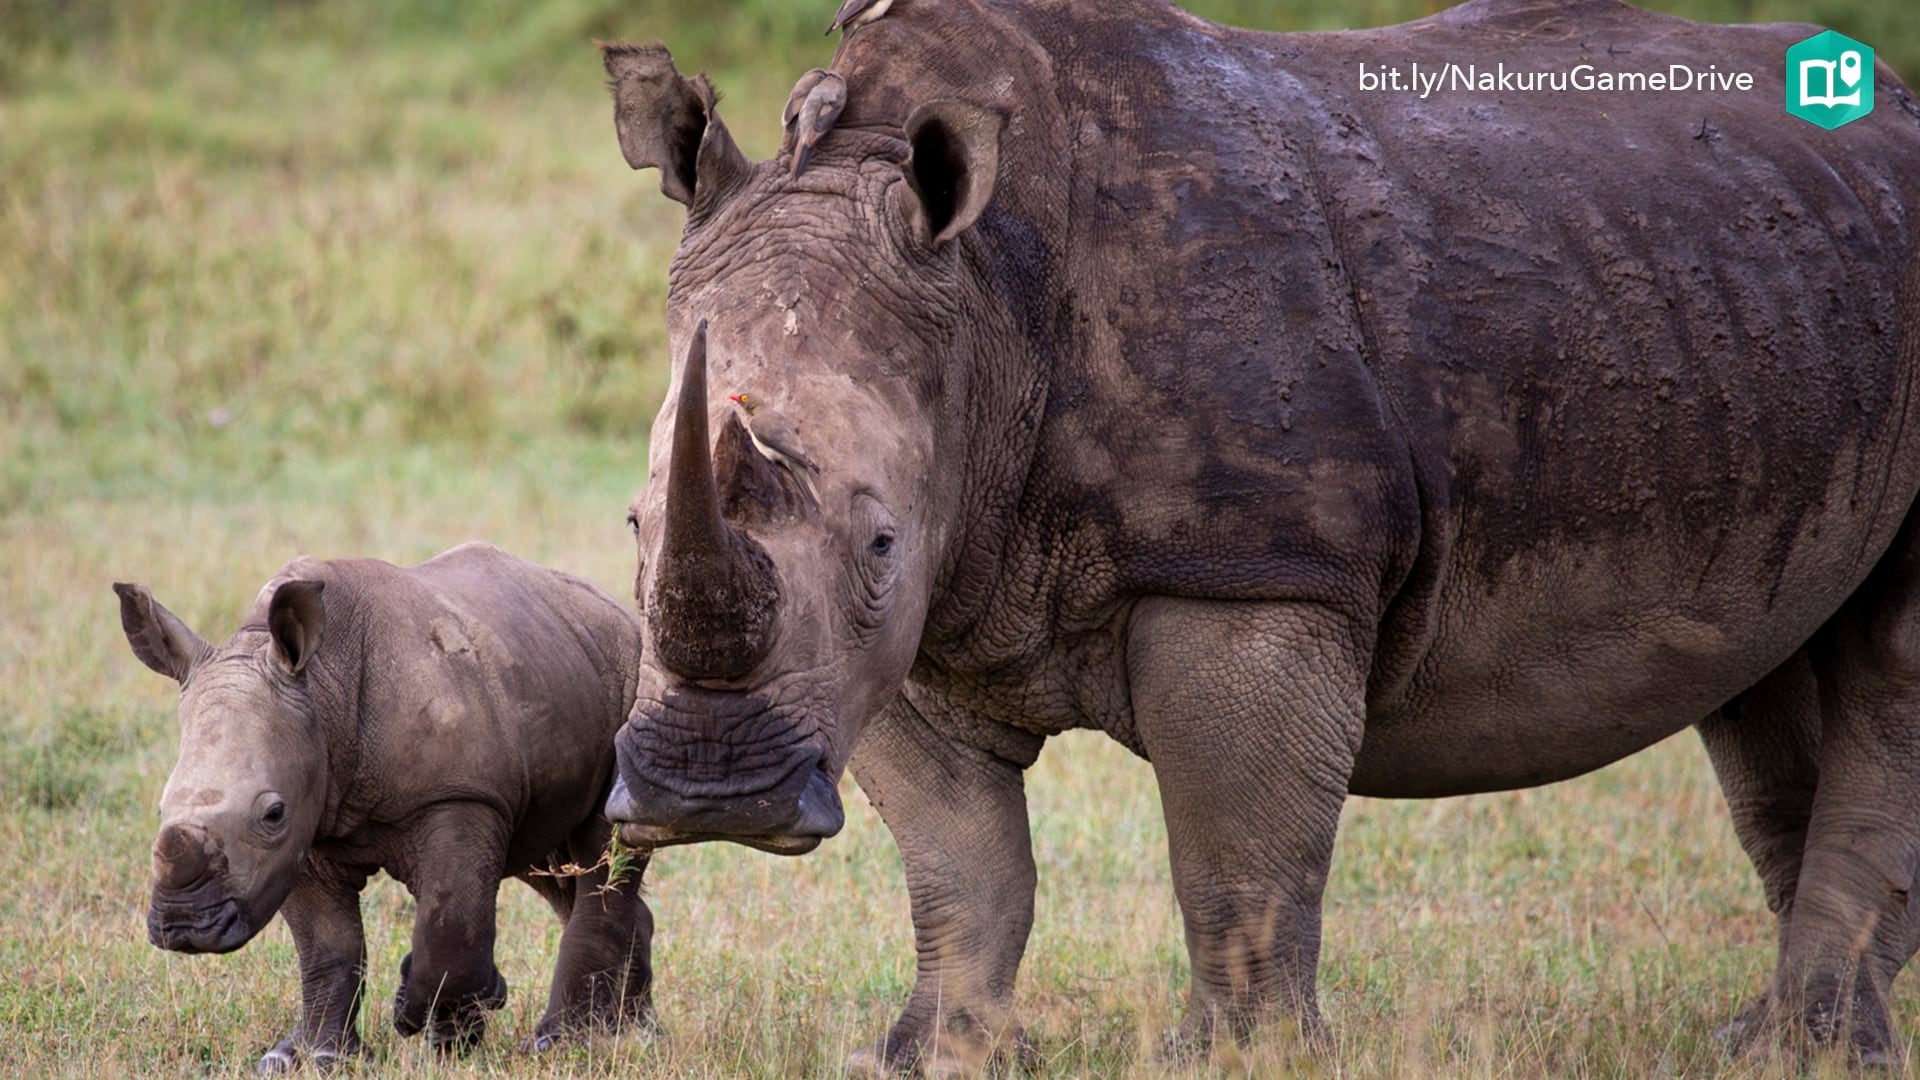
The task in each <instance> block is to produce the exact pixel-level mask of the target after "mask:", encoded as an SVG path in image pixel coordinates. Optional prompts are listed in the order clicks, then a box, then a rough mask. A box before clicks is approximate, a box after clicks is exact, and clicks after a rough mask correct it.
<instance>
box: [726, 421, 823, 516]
mask: <svg viewBox="0 0 1920 1080" xmlns="http://www.w3.org/2000/svg"><path fill="white" fill-rule="evenodd" d="M727 400H728V401H731V402H733V403H734V404H735V405H738V406H740V411H741V412H744V413H746V414H747V438H749V439H752V440H753V448H754V449H755V450H758V451H760V456H761V457H763V458H766V459H767V460H768V461H771V462H773V463H774V464H775V465H778V466H780V467H781V468H783V469H785V470H787V472H788V473H789V474H791V475H792V476H793V478H794V479H795V480H797V481H799V482H800V490H801V491H804V492H806V494H807V500H808V501H809V502H811V503H813V505H814V506H816V507H818V506H819V505H820V495H819V493H818V492H816V491H815V490H814V487H813V477H812V476H809V475H808V474H809V473H812V474H816V475H817V474H818V473H819V472H820V466H819V465H817V464H815V463H814V460H813V458H811V457H809V456H807V448H806V447H805V446H804V445H802V444H801V442H800V432H799V431H797V430H796V429H795V428H794V426H793V421H791V420H788V419H787V418H786V417H785V416H782V415H781V414H780V413H779V411H777V410H775V409H770V408H768V407H767V406H765V405H762V404H761V403H760V402H759V401H756V400H755V399H753V398H751V397H749V396H747V395H746V394H734V395H732V396H730V397H728V398H727Z"/></svg>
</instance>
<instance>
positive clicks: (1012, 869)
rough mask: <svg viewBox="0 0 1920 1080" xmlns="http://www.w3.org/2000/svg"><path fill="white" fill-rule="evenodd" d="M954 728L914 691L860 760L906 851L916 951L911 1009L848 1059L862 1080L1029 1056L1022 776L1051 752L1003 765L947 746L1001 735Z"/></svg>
mask: <svg viewBox="0 0 1920 1080" xmlns="http://www.w3.org/2000/svg"><path fill="white" fill-rule="evenodd" d="M909 695H911V697H909ZM955 719H957V717H955V716H954V715H953V714H951V713H949V712H948V711H947V708H946V707H945V706H944V705H942V704H941V703H939V702H937V701H933V700H930V699H928V698H927V697H926V696H924V695H922V694H920V693H919V692H917V691H915V690H913V688H911V687H909V688H908V690H907V691H905V692H903V693H902V694H901V695H900V696H899V697H897V698H896V699H895V701H894V703H893V704H892V705H890V706H889V707H888V708H887V709H886V710H885V711H884V712H883V713H882V714H881V715H880V717H879V718H878V719H876V720H875V721H874V722H873V724H872V725H871V726H870V727H869V728H868V729H867V731H866V733H865V734H864V735H863V736H862V738H861V741H860V747H859V749H858V750H856V751H855V752H854V755H853V761H852V764H851V768H852V770H853V775H854V778H855V779H857V780H858V781H859V782H860V787H861V790H863V791H865V792H866V794H867V797H868V798H869V799H870V800H872V802H873V805H874V808H875V809H877V810H879V811H880V817H881V818H882V820H884V821H885V822H886V824H887V828H888V829H889V830H890V831H891V832H892V833H893V839H894V842H895V843H896V844H897V845H898V846H899V848H900V857H901V861H902V862H903V863H904V864H905V870H906V878H907V893H908V897H909V902H910V905H911V909H912V915H913V936H914V945H915V948H916V949H917V951H918V953H919V960H918V964H917V969H916V971H915V977H914V984H913V993H912V994H911V995H910V996H909V997H908V999H907V1004H906V1007H905V1008H904V1009H903V1010H902V1011H901V1013H900V1018H899V1019H898V1020H897V1021H895V1022H894V1025H893V1027H892V1028H891V1029H890V1030H889V1031H888V1032H887V1034H886V1036H885V1038H883V1039H881V1040H880V1041H879V1042H877V1043H875V1044H874V1045H873V1046H871V1047H869V1048H867V1049H865V1050H861V1051H859V1052H858V1053H856V1054H854V1055H853V1057H852V1058H851V1059H850V1060H849V1061H848V1063H847V1066H848V1071H849V1072H852V1073H854V1074H855V1075H891V1074H896V1073H918V1074H923V1075H933V1076H939V1075H952V1074H955V1073H962V1074H964V1073H971V1072H977V1071H979V1070H980V1069H981V1068H982V1067H983V1066H985V1065H987V1064H988V1063H989V1062H990V1061H992V1060H993V1059H995V1058H1003V1059H1004V1058H1006V1057H1020V1056H1023V1055H1025V1053H1026V1042H1025V1036H1024V1033H1023V1032H1022V1031H1021V1029H1020V1027H1019V1026H1018V1025H1017V1024H1016V1023H1015V1022H1014V1019H1013V991H1014V983H1015V980H1016V977H1017V976H1018V974H1019V971H1020V957H1021V955H1022V954H1023V953H1024V952H1025V951H1026V947H1027V933H1028V931H1029V930H1031V929H1032V927H1033V893H1034V883H1035V878H1034V868H1033V849H1032V845H1031V840H1030V837H1029V834H1028V827H1027V799H1026V789H1025V786H1024V781H1023V777H1022V772H1023V770H1025V769H1026V767H1027V766H1028V765H1031V764H1032V763H1033V760H1034V758H1035V757H1037V756H1038V755H1039V752H1040V746H1041V740H1040V738H1039V737H1038V736H1030V735H1026V734H1024V733H1020V734H1017V735H1011V736H1009V738H1010V740H1011V741H1010V744H1009V745H1007V746H1004V747H999V748H998V749H999V751H1000V752H999V753H993V752H989V751H985V750H981V749H979V748H977V747H975V746H972V745H968V744H967V743H963V742H960V741H957V740H955V739H953V738H950V737H948V736H947V735H946V734H944V732H949V731H957V730H958V731H985V730H992V729H990V728H988V727H987V726H986V725H983V724H979V723H974V722H971V721H969V722H967V723H966V724H964V726H960V727H956V726H954V725H953V724H951V723H948V722H946V721H952V720H955Z"/></svg>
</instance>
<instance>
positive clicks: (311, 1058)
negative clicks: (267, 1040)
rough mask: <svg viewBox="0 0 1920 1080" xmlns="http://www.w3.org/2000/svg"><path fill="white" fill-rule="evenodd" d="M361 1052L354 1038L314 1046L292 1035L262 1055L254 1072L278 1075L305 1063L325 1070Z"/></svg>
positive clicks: (344, 1062) (343, 1063) (342, 1063)
mask: <svg viewBox="0 0 1920 1080" xmlns="http://www.w3.org/2000/svg"><path fill="white" fill-rule="evenodd" d="M359 1055H360V1044H359V1040H358V1039H355V1040H353V1043H352V1045H350V1046H344V1047H342V1046H310V1045H304V1044H303V1043H302V1041H301V1039H300V1037H299V1036H298V1035H289V1036H287V1037H286V1038H284V1039H281V1040H280V1041H279V1042H278V1043H276V1044H274V1046H273V1048H272V1049H270V1050H268V1051H267V1052H266V1053H264V1054H262V1055H260V1060H259V1061H258V1062H256V1063H255V1064H254V1067H253V1071H254V1072H255V1073H258V1074H259V1075H261V1076H277V1075H280V1074H282V1073H290V1072H294V1071H295V1070H297V1069H299V1068H300V1066H301V1065H303V1064H306V1065H312V1066H313V1067H314V1068H316V1069H318V1070H320V1071H321V1072H332V1071H333V1070H334V1069H336V1068H338V1067H340V1066H342V1065H345V1064H347V1063H349V1062H350V1061H351V1060H352V1059H353V1058H356V1057H358V1056H359Z"/></svg>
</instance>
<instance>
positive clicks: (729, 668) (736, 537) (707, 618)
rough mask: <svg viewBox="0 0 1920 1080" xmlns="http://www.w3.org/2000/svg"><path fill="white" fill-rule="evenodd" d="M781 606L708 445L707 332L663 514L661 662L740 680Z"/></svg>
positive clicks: (684, 397)
mask: <svg viewBox="0 0 1920 1080" xmlns="http://www.w3.org/2000/svg"><path fill="white" fill-rule="evenodd" d="M779 599H780V589H779V584H778V582H777V580H776V578H775V576H774V572H773V563H772V561H771V560H770V559H769V558H768V557H767V553H766V552H765V551H764V550H763V549H762V548H761V547H760V545H759V544H757V543H755V542H754V540H753V538H752V537H750V536H748V535H746V534H745V533H743V532H741V531H740V530H738V529H735V528H733V527H732V526H731V525H728V524H727V521H726V518H725V517H724V516H723V515H722V513H721V508H720V492H719V488H718V485H717V484H716V483H715V481H714V474H713V460H712V448H711V446H710V445H709V442H708V437H707V323H706V320H704V319H702V320H701V321H700V325H699V327H698V328H697V329H695V331H694V334H693V344H692V345H691V346H689V347H688V349H687V358H686V362H685V363H684V364H683V365H682V367H681V369H680V396H679V399H678V402H677V404H676V406H675V408H674V417H673V460H672V462H671V463H670V464H669V465H668V468H667V513H666V522H665V530H664V534H663V536H662V538H661V545H660V561H659V565H658V567H657V568H656V572H655V575H654V581H653V593H652V597H651V598H650V600H649V602H648V605H647V608H648V614H649V616H650V617H651V619H652V621H653V628H654V647H655V649H656V651H657V653H658V655H659V659H660V662H661V663H662V664H664V665H665V666H666V667H667V668H669V669H670V670H672V671H674V672H676V673H678V674H679V675H681V676H683V677H686V678H690V679H737V678H740V677H742V676H744V675H746V674H747V673H748V672H749V671H751V670H752V669H753V666H754V665H755V664H757V663H759V662H760V659H761V657H763V656H765V655H766V653H767V648H768V646H769V644H770V643H771V638H772V630H773V618H774V613H775V609H776V607H777V606H778V603H779Z"/></svg>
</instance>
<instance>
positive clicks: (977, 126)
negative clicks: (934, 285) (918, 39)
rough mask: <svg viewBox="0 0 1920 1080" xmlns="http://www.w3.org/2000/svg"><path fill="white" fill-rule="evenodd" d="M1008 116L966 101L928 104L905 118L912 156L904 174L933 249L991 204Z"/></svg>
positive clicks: (958, 233)
mask: <svg viewBox="0 0 1920 1080" xmlns="http://www.w3.org/2000/svg"><path fill="white" fill-rule="evenodd" d="M1006 126H1007V118H1006V116H1005V115H1004V114H1002V113H999V112H996V111H994V110H992V109H987V108H982V107H981V106H979V105H974V104H971V103H969V102H965V101H930V102H928V103H927V104H925V105H922V106H920V107H919V108H917V109H915V110H913V115H912V116H909V117H908V118H907V129H906V130H907V145H908V146H909V147H910V148H911V153H910V154H909V156H908V158H907V163H906V164H905V165H904V166H902V170H903V171H904V172H905V173H906V176H907V188H908V190H910V191H911V192H912V193H913V213H914V215H915V216H916V217H917V218H918V219H919V220H920V221H921V222H922V223H923V225H924V227H925V229H926V231H925V232H924V233H922V234H921V235H922V237H923V238H924V239H925V240H926V241H927V242H928V243H930V244H931V245H932V246H933V247H936V248H937V247H940V246H941V245H943V244H945V243H946V242H947V241H949V240H951V239H953V238H954V237H956V236H958V235H960V234H961V233H963V232H965V231H966V230H967V228H968V227H969V226H971V225H972V224H973V223H974V222H976V221H978V220H980V215H981V214H982V213H984V212H985V211H986V209H987V204H988V203H989V202H991V201H992V200H993V188H994V184H995V183H996V182H997V181H998V180H999V177H1000V133H1001V132H1002V131H1003V130H1004V129H1005V128H1006Z"/></svg>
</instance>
